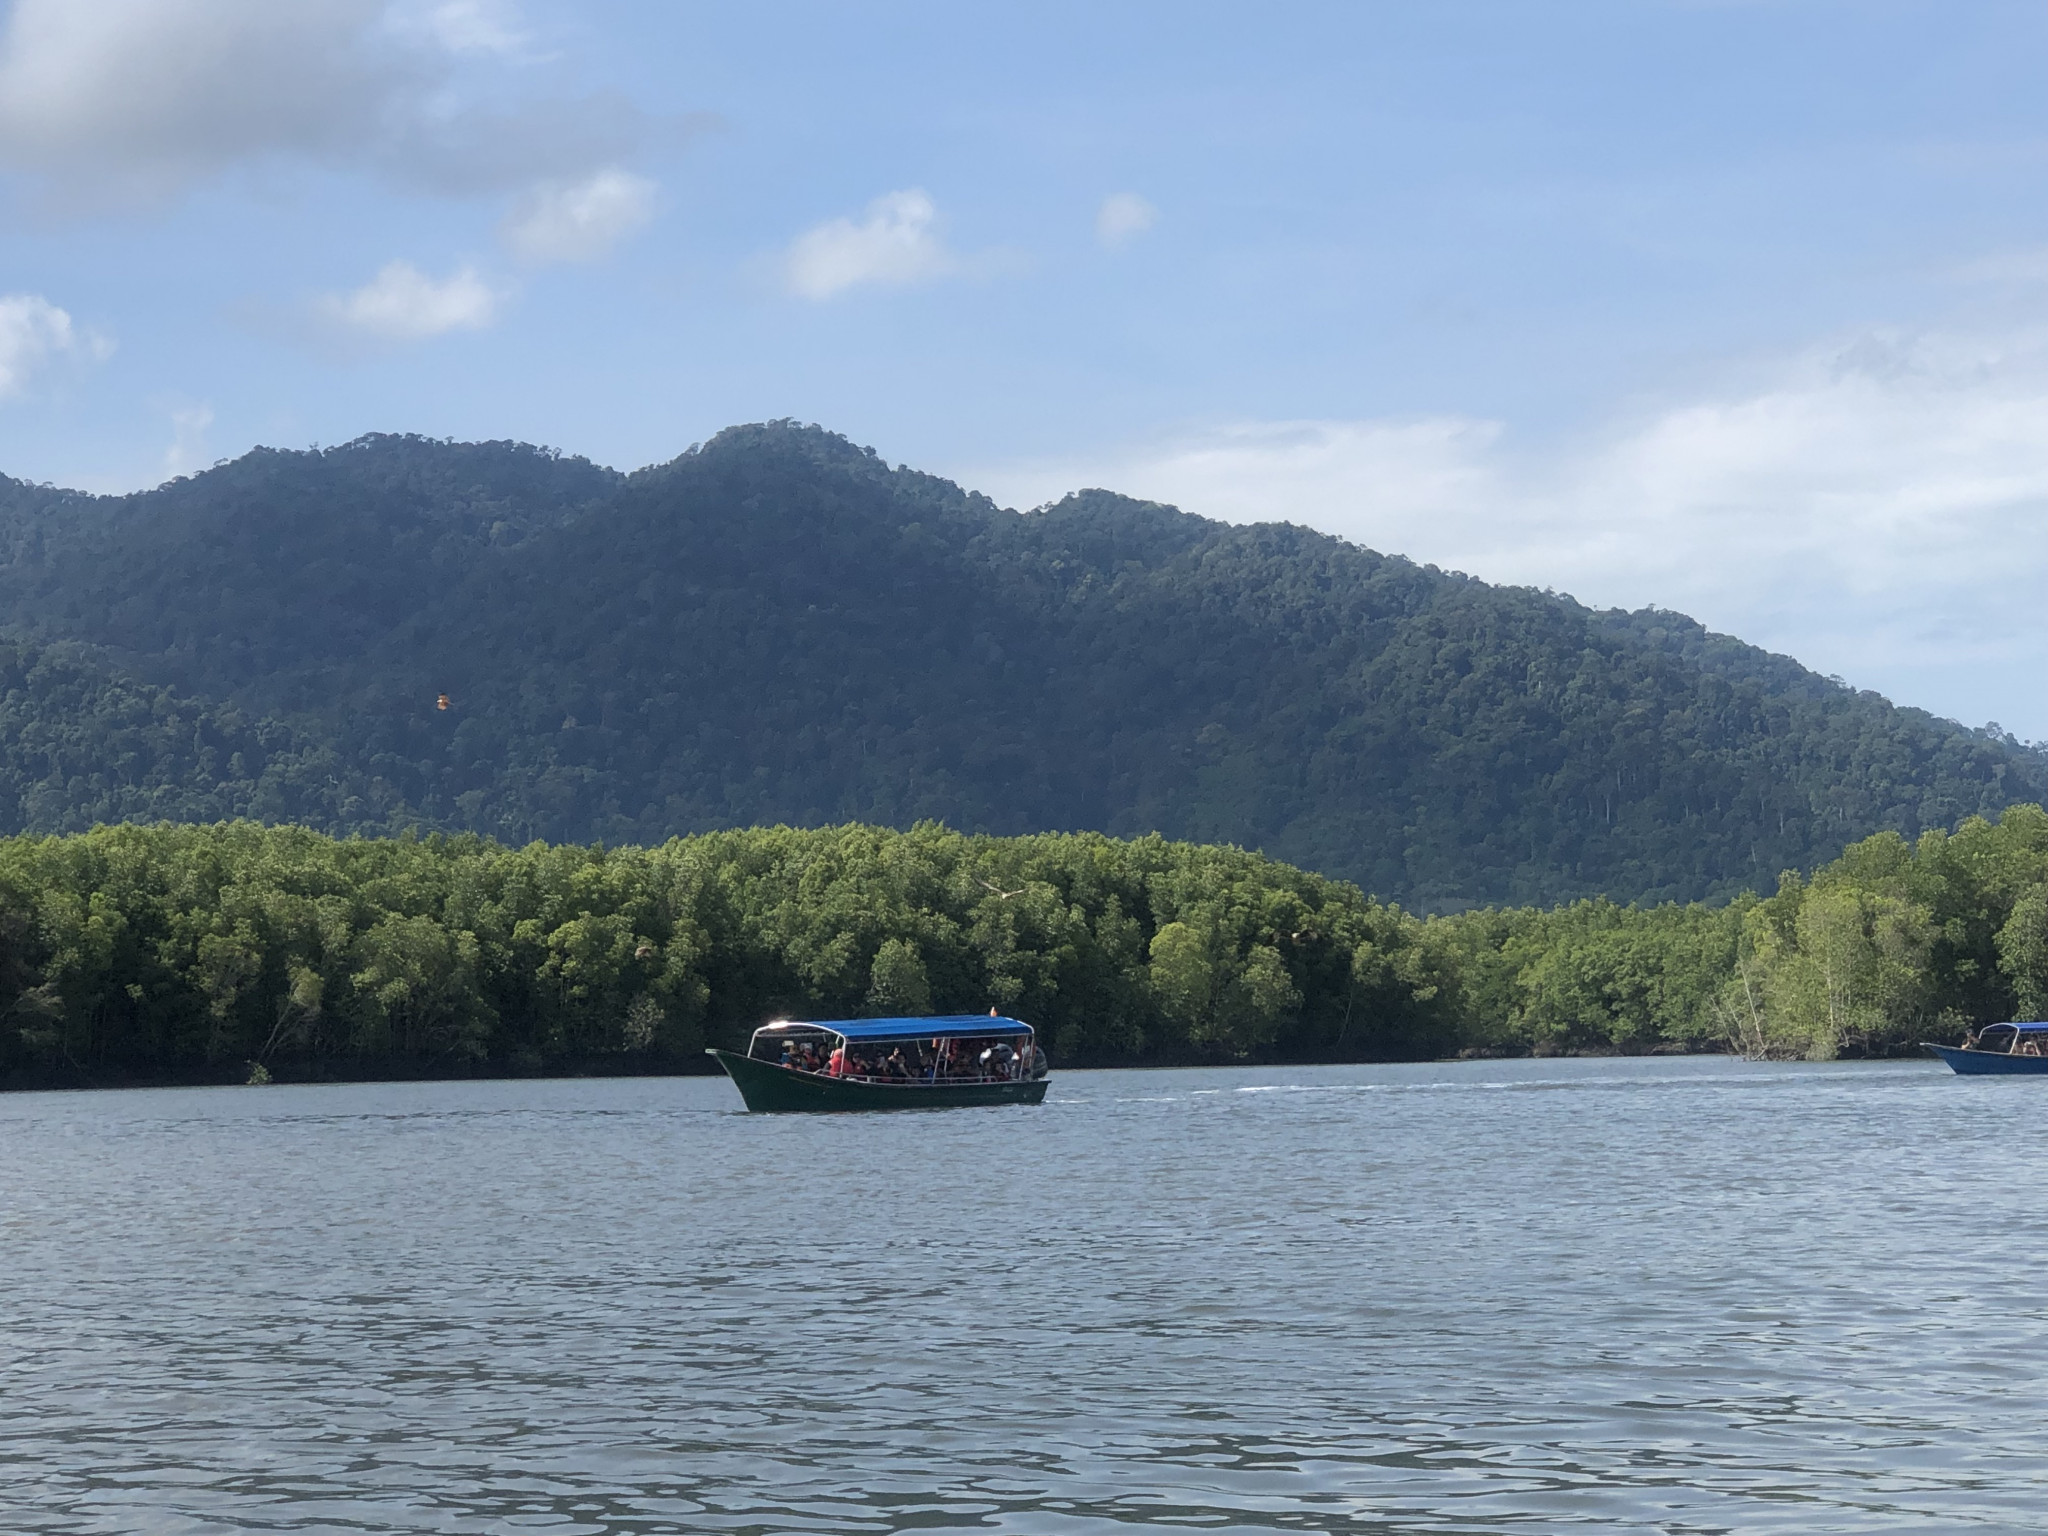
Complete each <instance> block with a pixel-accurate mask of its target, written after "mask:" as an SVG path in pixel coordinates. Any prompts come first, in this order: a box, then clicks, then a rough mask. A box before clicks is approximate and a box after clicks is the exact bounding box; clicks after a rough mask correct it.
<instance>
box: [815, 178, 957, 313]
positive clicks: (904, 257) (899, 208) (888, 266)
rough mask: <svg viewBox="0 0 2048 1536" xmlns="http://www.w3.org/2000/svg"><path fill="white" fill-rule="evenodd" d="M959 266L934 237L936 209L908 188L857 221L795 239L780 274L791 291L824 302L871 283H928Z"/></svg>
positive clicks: (871, 206)
mask: <svg viewBox="0 0 2048 1536" xmlns="http://www.w3.org/2000/svg"><path fill="white" fill-rule="evenodd" d="M958 267H959V260H958V258H957V257H955V256H954V255H953V254H952V253H951V252H950V251H948V250H947V249H946V246H945V244H944V242H943V241H942V240H941V239H940V238H939V231H938V208H937V207H936V206H935V205H934V204H933V202H932V200H931V198H930V197H929V196H928V195H927V194H925V193H924V192H922V191H920V190H918V189H917V188H915V187H912V188H909V189H907V190H905V191H902V192H890V193H887V194H885V195H883V196H881V197H878V198H876V199H875V200H874V201H873V202H872V203H869V204H868V206H867V209H866V211H865V212H864V214H863V215H862V216H861V217H860V218H859V219H832V220H830V221H829V222H827V223H824V224H820V225H818V226H817V227H816V228H815V229H811V230H808V231H806V232H805V233H804V234H802V235H800V236H798V237H797V239H796V242H795V243H794V244H793V245H791V246H790V248H789V252H788V255H787V257H786V258H785V261H784V268H783V270H784V275H785V277H786V279H787V281H788V284H789V288H790V291H791V292H792V293H795V294H798V295H800V296H801V297H803V298H806V299H829V298H832V297H834V296H835V295H837V294H841V293H844V292H845V291H846V290H847V289H849V288H858V287H862V286H866V285H870V284H875V285H881V286H885V287H904V286H907V285H909V284H912V283H922V282H929V281H930V280H932V279H933V278H938V277H944V276H946V275H948V274H949V273H951V272H954V271H956V270H957V269H958Z"/></svg>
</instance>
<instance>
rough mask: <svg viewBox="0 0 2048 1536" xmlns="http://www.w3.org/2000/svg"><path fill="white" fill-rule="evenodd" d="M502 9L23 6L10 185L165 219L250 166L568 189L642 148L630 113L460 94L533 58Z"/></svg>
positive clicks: (265, 1)
mask: <svg viewBox="0 0 2048 1536" xmlns="http://www.w3.org/2000/svg"><path fill="white" fill-rule="evenodd" d="M521 41H522V34H521V33H520V32H519V31H518V30H517V28H516V26H515V25H514V21H513V12H512V11H511V9H510V8H509V7H508V6H505V5H498V4H489V3H486V0H452V3H450V0H443V3H440V4H417V3H413V4H398V5H393V4H390V3H388V0H289V3H281V0H15V4H14V6H13V8H12V10H11V11H9V12H8V15H7V19H6V24H5V30H4V32H0V168H5V169H8V170H12V171H15V172H17V173H25V174H28V175H30V176H31V177H33V178H35V179H36V181H37V183H38V185H39V187H40V189H41V191H42V194H43V196H44V197H45V199H46V200H47V201H49V202H50V203H52V204H54V205H56V206H59V207H68V208H72V209H74V210H75V209H81V208H94V207H102V206H108V205H132V204H136V203H142V204H148V203H153V202H162V201H165V200H168V199H170V198H173V197H175V196H177V195H178V194H180V193H181V192H183V191H184V190H186V189H187V188H188V187H190V186H192V185H193V184H194V183H196V182H199V181H201V180H204V179H206V178H208V177H210V176H214V175H217V174H219V173H221V172H223V171H226V170H229V169H232V168H234V167H237V166H242V165H247V164H252V163H261V162H265V161H278V160H286V161H288V160H292V159H300V160H313V161H318V162H322V163H326V164H335V165H349V166H355V167H358V168H363V169H367V170H371V171H374V172H376V173H378V174H380V175H385V176H389V177H392V178H394V179H398V180H402V181H408V182H412V183H415V184H419V185H423V186H426V187H428V188H430V189H432V190H435V191H440V192H450V193H462V194H467V193H477V192H492V191H500V190H511V189H515V188H517V187H520V186H524V185H527V184H529V183H532V182H534V181H536V180H547V179H557V180H561V179H570V178H574V177H577V176H581V175H588V174H590V173H591V172H592V171H593V170H594V169H595V168H597V167H599V166H601V165H604V164H607V163H612V162H616V161H617V160H618V159H619V158H620V156H621V155H622V154H624V153H625V152H626V151H627V150H629V149H630V148H631V147H632V146H633V144H634V143H635V142H637V140H638V139H639V138H640V136H641V135H642V132H643V129H644V126H645V125H644V122H643V120H642V118H641V115H640V114H639V113H638V112H637V111H636V110H635V109H634V108H633V107H632V106H631V105H630V103H628V102H626V101H625V100H624V99H623V98H620V97H616V96H593V97H589V98H586V99H581V100H561V99H553V98H537V99H530V100H516V101H514V102H513V103H512V104H511V105H502V104H501V105H497V106H494V107H491V108H489V109H486V108H483V107H480V106H478V105H476V104H475V102H474V101H473V100H470V99H468V97H467V96H466V95H465V92H464V91H463V90H462V89H460V88H459V79H458V69H459V68H460V67H461V65H462V64H463V61H464V60H465V59H475V58H489V57H492V56H497V57H498V58H499V61H500V63H501V64H502V63H504V62H505V60H506V57H507V56H509V55H511V54H512V53H514V52H515V51H516V50H517V48H518V47H519V46H520V44H521Z"/></svg>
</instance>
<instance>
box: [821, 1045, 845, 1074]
mask: <svg viewBox="0 0 2048 1536" xmlns="http://www.w3.org/2000/svg"><path fill="white" fill-rule="evenodd" d="M825 1075H826V1076H827V1077H844V1076H846V1047H845V1046H843V1045H835V1046H833V1047H832V1054H831V1055H830V1056H828V1057H826V1058H825Z"/></svg>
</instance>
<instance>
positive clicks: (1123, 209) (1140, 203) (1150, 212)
mask: <svg viewBox="0 0 2048 1536" xmlns="http://www.w3.org/2000/svg"><path fill="white" fill-rule="evenodd" d="M1158 222H1159V210H1158V209H1157V208H1155V207H1153V206H1152V204H1151V203H1149V202H1147V201H1146V200H1145V199H1144V198H1142V197H1140V196H1138V194H1137V193H1135V192H1112V193H1111V194H1110V195H1109V196H1108V197H1105V198H1104V199H1103V200H1102V206H1101V207H1100V208H1098V209H1096V210H1095V238H1096V239H1098V240H1100V241H1101V242H1102V243H1103V244H1104V245H1106V246H1108V247H1109V248H1110V249H1111V250H1113V251H1114V250H1121V249H1122V248H1123V247H1124V246H1126V245H1129V244H1130V243H1131V242H1132V241H1133V240H1135V239H1137V238H1138V236H1140V235H1142V234H1143V233H1145V231H1146V230H1148V229H1150V228H1151V227H1152V226H1153V225H1154V224H1157V223H1158Z"/></svg>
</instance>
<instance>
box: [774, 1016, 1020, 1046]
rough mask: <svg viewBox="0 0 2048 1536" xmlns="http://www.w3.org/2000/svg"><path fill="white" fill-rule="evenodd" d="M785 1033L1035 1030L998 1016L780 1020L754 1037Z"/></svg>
mask: <svg viewBox="0 0 2048 1536" xmlns="http://www.w3.org/2000/svg"><path fill="white" fill-rule="evenodd" d="M785 1029H787V1030H799V1029H822V1030H824V1031H826V1032H827V1033H829V1034H834V1035H840V1036H843V1037H844V1038H846V1039H848V1040H960V1039H965V1038H968V1037H970V1036H972V1037H975V1038H979V1037H981V1036H983V1035H1028V1034H1030V1033H1031V1026H1030V1025H1029V1024H1026V1023H1025V1022H1024V1021H1023V1020H1022V1019H1012V1018H1008V1017H1006V1016H1004V1015H1002V1014H994V1013H948V1014H941V1015H940V1016H939V1017H937V1018H930V1019H815V1020H810V1021H808V1022H807V1021H805V1020H801V1019H777V1020H776V1021H775V1022H774V1023H773V1024H763V1025H762V1026H761V1027H760V1028H759V1029H757V1030H755V1031H754V1033H755V1034H757V1035H766V1034H773V1033H777V1032H779V1031H782V1030H785Z"/></svg>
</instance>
